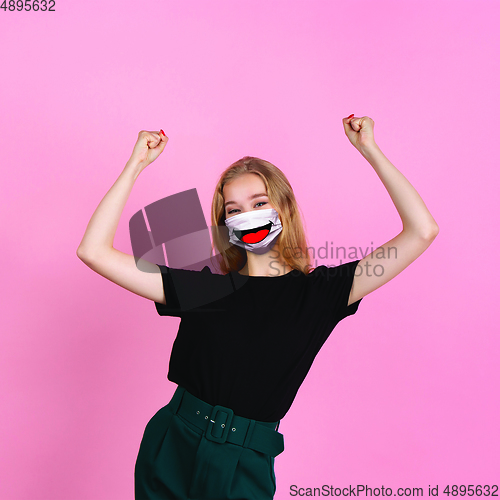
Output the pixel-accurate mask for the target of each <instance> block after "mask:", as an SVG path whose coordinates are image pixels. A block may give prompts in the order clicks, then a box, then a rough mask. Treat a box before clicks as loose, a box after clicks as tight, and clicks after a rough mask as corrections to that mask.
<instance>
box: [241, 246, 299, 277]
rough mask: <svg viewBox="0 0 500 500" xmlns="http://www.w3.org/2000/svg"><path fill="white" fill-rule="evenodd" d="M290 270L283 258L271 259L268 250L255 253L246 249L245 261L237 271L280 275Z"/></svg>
mask: <svg viewBox="0 0 500 500" xmlns="http://www.w3.org/2000/svg"><path fill="white" fill-rule="evenodd" d="M290 271H292V268H291V267H290V266H289V265H288V264H287V263H286V262H285V261H283V260H279V259H273V258H272V257H271V255H270V254H269V252H267V253H265V254H262V255H257V254H254V253H252V252H249V251H247V262H246V264H245V266H244V267H243V268H242V269H241V270H240V271H239V273H240V274H243V275H245V276H282V275H283V274H287V273H289V272H290Z"/></svg>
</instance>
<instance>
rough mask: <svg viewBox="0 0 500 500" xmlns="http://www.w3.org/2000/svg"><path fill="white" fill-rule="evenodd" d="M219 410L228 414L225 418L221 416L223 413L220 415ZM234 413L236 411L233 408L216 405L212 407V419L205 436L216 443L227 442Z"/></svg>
mask: <svg viewBox="0 0 500 500" xmlns="http://www.w3.org/2000/svg"><path fill="white" fill-rule="evenodd" d="M218 412H220V413H225V414H226V418H225V420H224V418H223V417H222V419H221V418H220V417H221V416H222V415H220V414H219V415H218ZM233 415H234V413H233V410H231V408H226V407H225V406H219V405H215V406H214V407H213V408H212V414H211V415H210V420H209V422H208V427H207V430H206V432H205V437H206V438H207V439H208V440H209V441H215V442H216V443H225V442H226V439H227V436H228V434H229V429H230V427H231V422H232V420H233Z"/></svg>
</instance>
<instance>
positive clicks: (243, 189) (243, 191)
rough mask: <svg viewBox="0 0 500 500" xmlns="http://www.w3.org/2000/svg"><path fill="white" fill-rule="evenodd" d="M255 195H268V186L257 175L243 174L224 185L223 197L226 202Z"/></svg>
mask: <svg viewBox="0 0 500 500" xmlns="http://www.w3.org/2000/svg"><path fill="white" fill-rule="evenodd" d="M255 193H267V189H266V185H265V184H264V182H263V180H262V179H261V178H260V177H259V176H258V175H256V174H243V175H241V176H240V177H238V178H237V179H234V180H233V181H231V182H230V183H228V184H225V185H224V188H223V189H222V195H223V196H224V199H225V200H234V199H235V198H245V197H247V196H249V195H251V194H255Z"/></svg>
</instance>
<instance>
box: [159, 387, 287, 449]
mask: <svg viewBox="0 0 500 500" xmlns="http://www.w3.org/2000/svg"><path fill="white" fill-rule="evenodd" d="M168 406H169V407H170V408H171V410H172V411H173V413H174V414H175V413H177V414H178V415H180V416H181V417H182V418H184V419H185V420H187V421H188V422H189V423H191V424H193V425H194V426H196V427H197V428H198V429H200V430H201V431H203V434H204V436H205V438H206V439H208V440H210V441H214V442H216V443H225V442H228V443H232V444H237V445H239V446H243V447H244V448H250V449H251V450H255V451H259V452H261V453H265V454H266V455H270V456H272V457H276V456H277V455H279V454H280V453H281V452H282V451H283V450H284V449H285V445H284V440H283V434H281V433H279V432H278V431H276V430H274V429H275V428H276V425H277V424H278V423H279V422H261V421H258V420H252V419H249V418H244V417H239V416H238V415H235V414H234V413H233V410H231V408H226V407H225V406H219V405H215V406H212V405H209V404H208V403H205V401H202V400H201V399H199V398H197V397H195V396H193V395H192V394H191V393H189V392H188V391H186V389H184V388H183V387H180V386H177V389H176V390H175V393H174V395H173V396H172V399H171V401H170V403H169V404H168Z"/></svg>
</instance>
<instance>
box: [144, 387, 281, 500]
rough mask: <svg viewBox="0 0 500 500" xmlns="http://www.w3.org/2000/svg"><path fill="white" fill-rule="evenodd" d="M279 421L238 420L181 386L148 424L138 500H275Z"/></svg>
mask: <svg viewBox="0 0 500 500" xmlns="http://www.w3.org/2000/svg"><path fill="white" fill-rule="evenodd" d="M278 424H279V422H261V421H256V420H250V419H246V418H243V417H239V416H236V415H234V414H233V412H232V410H231V409H229V408H226V407H223V406H211V405H209V404H208V403H206V402H204V401H202V400H200V399H198V398H196V397H194V396H193V395H192V394H190V393H189V392H187V391H186V390H185V389H184V388H182V387H179V386H178V387H177V389H176V390H175V393H174V395H173V397H172V399H171V400H170V402H169V403H168V404H167V405H166V406H164V407H163V408H161V409H160V410H159V411H158V412H157V413H156V414H155V415H154V416H153V417H152V418H151V420H150V421H149V422H148V424H147V425H146V429H145V430H144V435H143V438H142V441H141V444H140V447H139V453H138V456H137V461H136V464H135V473H134V487H135V498H136V500H160V499H161V500H170V499H172V500H271V499H272V498H273V497H274V494H275V492H276V476H275V474H274V458H275V457H276V456H277V455H279V454H280V453H281V452H282V451H283V449H284V442H283V435H282V434H280V433H279V432H277V431H276V430H275V429H276V426H277V425H278Z"/></svg>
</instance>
